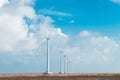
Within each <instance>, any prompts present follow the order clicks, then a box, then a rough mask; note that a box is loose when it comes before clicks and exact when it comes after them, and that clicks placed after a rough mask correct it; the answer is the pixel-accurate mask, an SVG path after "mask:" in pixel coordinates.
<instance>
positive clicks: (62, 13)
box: [39, 9, 73, 17]
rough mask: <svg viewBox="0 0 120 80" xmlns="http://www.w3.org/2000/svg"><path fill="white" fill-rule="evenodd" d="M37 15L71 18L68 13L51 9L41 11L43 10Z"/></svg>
mask: <svg viewBox="0 0 120 80" xmlns="http://www.w3.org/2000/svg"><path fill="white" fill-rule="evenodd" d="M39 13H42V14H47V15H56V16H67V17H71V16H73V15H72V14H70V13H65V12H59V11H55V10H51V9H43V10H40V11H39Z"/></svg>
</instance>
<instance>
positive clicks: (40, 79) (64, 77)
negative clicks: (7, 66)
mask: <svg viewBox="0 0 120 80" xmlns="http://www.w3.org/2000/svg"><path fill="white" fill-rule="evenodd" d="M0 80H120V74H118V73H115V74H114V73H111V74H110V73H109V74H107V73H101V74H96V73H89V74H87V73H86V74H84V73H80V74H0Z"/></svg>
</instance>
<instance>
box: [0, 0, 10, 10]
mask: <svg viewBox="0 0 120 80" xmlns="http://www.w3.org/2000/svg"><path fill="white" fill-rule="evenodd" d="M8 3H9V1H8V0H0V8H1V7H2V6H4V5H5V4H8Z"/></svg>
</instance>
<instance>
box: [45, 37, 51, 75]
mask: <svg viewBox="0 0 120 80" xmlns="http://www.w3.org/2000/svg"><path fill="white" fill-rule="evenodd" d="M49 40H50V38H49V37H48V36H47V37H46V41H47V71H46V73H47V74H49V73H50V55H49Z"/></svg>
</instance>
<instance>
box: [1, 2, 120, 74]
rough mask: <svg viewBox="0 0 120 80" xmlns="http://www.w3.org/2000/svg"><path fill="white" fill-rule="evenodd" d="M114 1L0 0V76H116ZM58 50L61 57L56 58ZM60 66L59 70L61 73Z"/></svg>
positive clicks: (119, 19) (118, 5) (119, 45)
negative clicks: (66, 63)
mask: <svg viewBox="0 0 120 80" xmlns="http://www.w3.org/2000/svg"><path fill="white" fill-rule="evenodd" d="M119 14H120V0H69V1H68V0H60V1H59V0H0V73H44V72H46V60H47V59H46V55H47V52H46V41H45V38H46V36H47V35H48V36H49V37H50V42H49V43H50V45H49V46H50V49H49V51H50V71H51V72H59V71H60V55H62V62H63V60H64V57H63V56H64V55H66V56H67V57H68V60H69V62H70V63H69V72H74V73H83V72H84V73H89V72H90V73H92V72H112V73H113V72H120V68H119V67H120V59H119V56H120V33H119V30H120V16H119ZM60 51H62V54H60ZM63 66H64V64H63V65H62V71H63Z"/></svg>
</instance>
